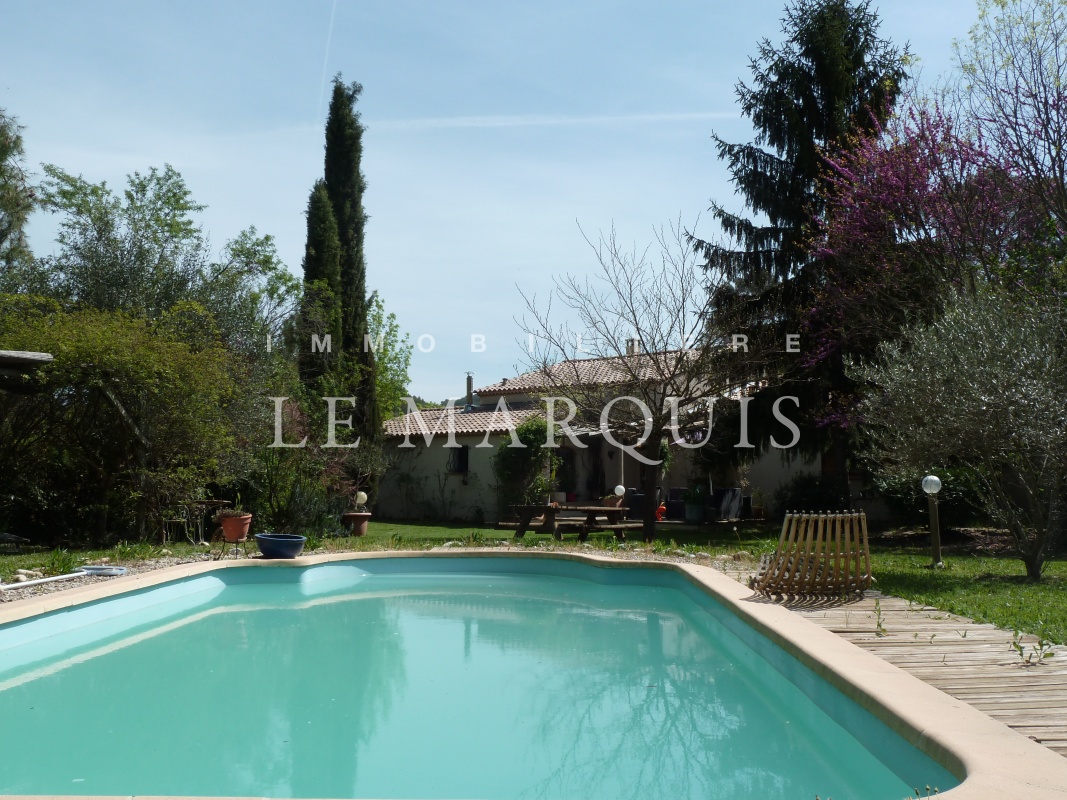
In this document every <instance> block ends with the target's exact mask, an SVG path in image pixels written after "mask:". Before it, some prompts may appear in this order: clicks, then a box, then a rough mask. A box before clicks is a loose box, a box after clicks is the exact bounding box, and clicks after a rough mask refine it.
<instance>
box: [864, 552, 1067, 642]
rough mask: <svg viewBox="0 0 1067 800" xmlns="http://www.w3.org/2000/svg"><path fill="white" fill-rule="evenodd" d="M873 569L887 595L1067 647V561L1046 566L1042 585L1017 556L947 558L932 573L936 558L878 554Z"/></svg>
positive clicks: (890, 553)
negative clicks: (1045, 639)
mask: <svg viewBox="0 0 1067 800" xmlns="http://www.w3.org/2000/svg"><path fill="white" fill-rule="evenodd" d="M871 560H872V564H871V570H872V572H873V573H874V576H875V578H876V579H877V581H878V583H877V588H878V589H880V590H881V591H882V592H884V593H885V594H891V595H896V596H897V597H903V598H904V599H906V600H912V601H914V602H916V603H926V604H927V605H931V606H935V607H936V608H940V609H942V610H944V611H950V612H952V613H953V614H961V615H963V616H965V617H970V618H971V619H973V620H975V621H977V622H991V623H992V624H994V625H997V626H999V627H1001V628H1007V629H1009V630H1020V631H1025V632H1026V633H1033V634H1035V635H1037V636H1041V637H1044V638H1047V639H1051V640H1052V641H1054V642H1056V643H1057V644H1065V643H1067V562H1065V561H1064V560H1062V559H1060V560H1057V561H1053V562H1051V563H1049V564H1048V565H1047V566H1046V567H1045V575H1044V577H1043V578H1042V580H1041V582H1040V583H1034V582H1032V581H1029V580H1028V579H1027V578H1026V572H1025V570H1024V568H1023V564H1022V562H1021V561H1020V560H1019V559H1018V558H1014V557H1011V556H1007V555H1004V556H996V557H993V556H974V555H954V556H946V557H945V559H944V561H945V569H943V570H931V569H930V568H929V564H930V555H929V553H925V552H922V551H915V550H905V549H901V550H894V551H872V553H871Z"/></svg>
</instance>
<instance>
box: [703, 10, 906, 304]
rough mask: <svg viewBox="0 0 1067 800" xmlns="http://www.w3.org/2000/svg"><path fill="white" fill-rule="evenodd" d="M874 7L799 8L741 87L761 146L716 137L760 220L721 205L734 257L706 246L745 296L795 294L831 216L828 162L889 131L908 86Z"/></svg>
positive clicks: (716, 207) (762, 49) (717, 210)
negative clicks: (842, 148) (825, 214)
mask: <svg viewBox="0 0 1067 800" xmlns="http://www.w3.org/2000/svg"><path fill="white" fill-rule="evenodd" d="M878 26H879V22H878V18H877V16H876V15H875V13H874V12H872V11H871V10H870V0H864V2H860V3H853V2H851V0H797V2H795V3H793V4H792V5H790V6H788V7H787V8H786V12H785V18H784V19H783V20H782V32H783V33H784V34H785V37H786V39H785V42H784V43H783V44H782V45H780V46H779V47H777V48H776V47H775V46H774V45H772V44H771V43H770V42H769V41H768V40H766V39H764V40H763V41H762V42H760V44H759V56H758V58H755V59H752V60H751V62H750V68H751V70H752V76H753V80H752V85H751V86H749V85H746V84H744V83H739V84H738V85H737V97H738V100H739V101H740V104H741V111H742V113H743V114H744V115H745V116H747V117H749V118H750V119H751V120H752V123H753V125H754V126H755V128H756V131H757V133H756V139H755V141H754V142H752V143H749V144H731V143H729V142H726V141H724V140H723V139H721V138H719V137H718V136H714V139H715V143H716V147H717V149H718V152H719V157H720V158H722V159H724V160H725V161H726V162H727V164H728V168H729V170H730V175H731V182H732V183H733V184H734V186H736V187H737V189H738V190H739V191H740V193H741V194H742V195H743V196H744V198H745V205H746V206H747V207H748V209H750V210H751V211H752V212H753V213H754V214H756V215H759V217H760V218H761V219H759V220H753V219H749V218H746V217H743V216H740V215H738V214H734V213H731V212H729V211H727V210H726V208H724V207H723V206H722V205H720V204H718V203H714V202H713V204H712V211H713V213H714V215H715V218H716V219H717V220H718V221H719V223H720V224H721V225H722V228H723V230H724V232H725V233H726V234H727V235H728V237H729V238H730V239H732V240H733V243H734V244H735V245H736V247H735V248H733V249H731V248H726V247H721V246H716V245H714V244H710V243H707V242H702V243H701V245H702V247H703V249H704V253H705V255H706V256H707V258H708V264H709V267H710V268H712V269H717V270H718V269H721V270H723V271H724V272H725V273H726V275H727V276H728V277H729V278H731V279H732V280H734V281H736V282H737V283H738V285H739V288H742V289H744V290H746V291H747V292H759V291H761V290H763V289H767V288H769V287H783V286H785V287H787V288H788V284H789V283H790V282H794V281H797V280H798V279H800V278H803V273H804V268H805V267H806V266H807V265H808V264H810V263H811V258H810V256H809V254H808V249H807V247H806V246H805V240H806V238H807V236H808V234H809V229H810V224H811V222H812V220H813V219H814V218H815V217H816V216H817V215H818V214H819V213H820V211H821V209H822V200H821V199H820V194H819V189H820V187H819V175H820V173H821V172H822V171H823V162H822V158H821V153H823V152H825V151H827V150H828V149H829V148H831V147H834V146H838V145H841V144H843V143H844V141H845V139H846V137H847V136H848V135H849V134H851V133H855V132H857V131H863V130H870V129H871V128H872V126H873V122H874V120H875V119H877V120H878V121H879V122H883V121H884V120H885V118H886V116H887V114H888V113H889V111H890V109H891V106H892V103H893V101H894V100H895V98H896V96H897V94H898V93H899V91H900V85H901V82H902V81H903V80H904V79H905V78H906V76H907V72H906V68H905V67H906V64H907V61H908V53H907V48H905V50H904V52H903V53H901V52H899V51H897V49H896V48H895V47H894V46H893V45H892V43H890V42H888V41H886V40H884V39H880V38H879V37H878Z"/></svg>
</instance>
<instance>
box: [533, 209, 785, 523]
mask: <svg viewBox="0 0 1067 800" xmlns="http://www.w3.org/2000/svg"><path fill="white" fill-rule="evenodd" d="M583 236H585V234H584V232H583ZM585 239H586V242H587V243H588V244H589V246H590V248H591V249H592V251H593V253H594V256H595V260H596V265H597V268H596V269H594V270H593V272H592V274H591V275H588V276H580V277H579V276H574V275H564V276H559V277H557V278H556V279H555V289H554V291H553V292H552V295H551V296H550V298H549V299H548V301H547V304H545V305H544V306H543V307H541V306H539V305H538V303H537V298H536V297H535V296H528V295H526V294H523V300H524V301H525V303H526V313H525V314H524V315H523V317H522V318H521V319H520V320H519V325H520V326H521V327H522V329H523V330H524V331H525V332H526V333H527V334H528V335H529V337H530V338H529V341H530V343H531V347H530V353H529V360H530V366H531V368H532V369H533V370H536V371H538V372H540V373H541V375H542V376H543V383H544V390H543V394H544V395H545V396H546V397H556V398H564V399H562V400H560V399H557V400H555V401H550V402H549V403H548V411H549V413H550V414H551V415H552V417H553V419H555V420H558V421H560V422H566V423H568V424H570V423H571V421H572V420H573V421H574V425H576V426H581V428H580V429H579V428H578V427H575V428H574V430H575V431H579V430H584V431H585V432H586V433H594V434H599V435H603V436H604V437H605V439H606V440H607V441H608V442H609V443H610V444H617V445H618V446H620V447H621V448H622V449H623V451H624V452H627V453H628V454H629V455H631V456H632V457H633V458H635V459H637V460H638V461H639V462H641V463H642V464H643V465H644V468H643V469H642V479H641V489H642V491H643V492H644V494H645V497H646V498H648V502H646V503H645V508H644V520H643V523H644V526H643V530H644V536H645V539H646V541H651V540H652V539H653V538H654V537H655V531H656V515H655V511H656V504H655V503H654V502H652V500H653V498H655V496H656V487H657V485H658V484H659V482H660V476H661V472H662V463H663V456H664V455H665V453H666V448H667V447H669V446H670V445H675V446H677V447H683V448H697V447H700V446H702V445H703V444H704V443H705V442H706V441H707V440H708V438H709V436H708V432H709V430H710V426H711V424H712V422H713V414H714V407H715V402H716V401H717V400H719V399H721V398H724V397H726V396H731V395H740V394H743V392H744V389H745V388H746V387H748V386H750V385H752V384H753V383H754V382H756V381H758V379H759V376H760V374H761V372H762V369H763V367H764V365H765V364H766V363H767V356H768V355H769V353H770V351H769V346H770V343H769V342H765V341H758V338H759V337H758V336H757V335H755V334H753V333H751V332H750V333H746V332H745V331H744V330H743V329H741V328H739V327H737V322H736V321H737V320H738V319H740V318H742V315H741V313H740V312H741V311H742V310H743V309H741V308H740V307H739V305H738V304H734V303H731V302H730V301H725V300H723V299H722V298H723V297H725V296H726V295H725V294H724V292H723V291H721V290H722V289H724V288H725V287H726V286H727V282H726V280H725V279H724V278H722V277H721V276H718V277H717V278H713V279H712V281H711V284H709V273H707V272H705V271H704V269H703V268H702V266H701V259H700V256H699V254H698V252H697V250H696V248H695V247H694V245H693V244H692V243H691V242H690V240H689V237H687V235H686V233H685V229H684V228H683V226H682V225H681V220H680V219H679V220H677V221H675V222H674V223H672V224H671V225H670V226H669V227H668V228H663V227H660V228H659V229H656V231H655V241H654V242H652V243H650V244H649V245H648V246H646V247H644V248H639V247H636V246H635V247H632V248H627V247H625V246H624V245H622V244H621V243H620V241H619V239H618V235H617V233H616V231H615V230H614V228H613V229H612V230H611V231H610V232H609V233H608V234H606V235H605V234H601V236H600V237H599V238H598V239H597V240H596V241H593V240H591V239H590V238H589V237H588V236H586V237H585ZM711 298H717V300H716V304H715V306H714V307H713V305H712V299H711ZM554 305H555V306H556V307H557V308H559V307H562V308H563V309H566V311H565V312H564V314H565V316H566V317H567V319H565V320H563V321H560V322H557V317H556V316H555V315H554V314H553V306H554ZM561 430H563V429H562V428H561ZM700 431H702V433H700ZM564 432H565V431H564ZM551 444H553V445H554V444H555V442H551ZM579 446H581V445H579Z"/></svg>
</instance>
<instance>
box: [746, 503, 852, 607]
mask: <svg viewBox="0 0 1067 800" xmlns="http://www.w3.org/2000/svg"><path fill="white" fill-rule="evenodd" d="M748 585H749V587H750V588H751V589H754V590H755V591H757V592H760V593H762V594H765V595H767V596H768V597H770V596H772V595H773V596H776V597H781V596H783V595H788V596H791V597H799V596H808V595H815V596H822V597H843V596H847V595H857V594H863V592H864V590H866V589H869V588H870V585H871V555H870V550H869V549H868V545H867V515H866V514H865V513H863V512H862V511H850V512H846V513H839V514H815V513H801V512H790V513H787V514H786V515H785V520H784V521H783V522H782V534H781V536H780V537H779V538H778V548H777V549H776V550H775V551H774V553H773V554H770V555H765V556H764V557H763V558H762V559H760V565H759V570H758V571H757V573H756V575H755V576H753V577H752V578H751V579H749V583H748Z"/></svg>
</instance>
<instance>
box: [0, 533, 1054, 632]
mask: <svg viewBox="0 0 1067 800" xmlns="http://www.w3.org/2000/svg"><path fill="white" fill-rule="evenodd" d="M779 531H780V527H779V525H777V524H775V523H769V522H768V523H760V522H749V523H740V522H739V523H737V524H731V523H724V524H720V525H713V526H708V527H701V528H690V527H686V526H676V525H671V526H661V527H660V529H659V533H660V539H659V540H658V541H656V542H655V543H654V544H653V545H651V546H650V547H651V552H654V553H670V552H671V551H673V550H682V551H685V552H687V553H698V552H706V553H708V554H709V555H711V556H712V557H713V558H715V557H720V558H721V557H724V556H725V557H727V558H730V557H733V556H739V557H740V558H741V561H740V562H739V568H740V566H741V565H743V564H745V563H751V561H750V559H749V557H751V559H758V558H759V556H760V555H762V554H763V553H768V552H772V551H773V550H774V547H775V545H776V544H777V542H778V533H779ZM629 533H630V541H629V543H628V544H629V546H631V547H639V548H640V547H646V545H644V544H643V543H642V542H641V541H640V531H630V532H629ZM512 539H513V532H512V531H510V530H495V529H491V528H480V527H477V526H474V525H461V524H457V525H442V524H402V523H393V522H377V521H375V522H372V523H371V525H370V528H369V529H368V531H367V535H366V536H364V537H360V538H355V537H340V538H323V539H316V538H314V537H313V538H312V540H311V541H310V542H309V544H310V545H312V546H313V547H317V548H321V549H322V550H325V551H346V550H355V551H374V550H389V549H405V550H428V549H430V548H431V547H435V546H438V545H441V544H443V543H444V542H446V541H453V542H458V543H460V544H462V545H464V546H468V547H470V546H486V545H492V544H493V543H494V542H496V541H503V540H512ZM519 543H520V544H521V545H522V546H524V547H555V546H556V542H555V540H553V539H552V538H551V537H549V536H545V535H543V534H535V533H527V534H526V536H525V538H523V539H522V540H519ZM563 544H564V545H565V546H573V545H575V544H577V540H576V538H575V537H574V536H573V535H568V536H565V537H564V541H563ZM589 544H590V545H592V547H593V548H594V549H595V550H600V551H605V552H607V553H610V552H611V551H613V550H616V549H617V548H618V543H617V542H616V541H615V539H614V537H613V536H612V534H610V533H602V534H593V535H591V536H590V537H589ZM167 549H168V550H169V551H170V552H171V553H172V554H173V555H175V556H188V555H190V554H192V553H196V552H203V549H202V548H195V547H193V546H192V545H189V544H187V543H185V542H180V543H173V544H169V545H167ZM162 550H163V548H162V547H160V546H158V545H153V544H147V543H130V544H126V543H121V544H119V545H116V546H115V547H112V548H109V549H105V550H84V551H75V552H71V553H65V552H62V551H47V550H41V551H38V552H32V553H22V554H6V555H2V554H0V579H2V580H3V581H4V582H8V581H9V580H10V579H11V576H12V575H13V574H14V572H15V570H16V569H20V568H21V569H41V570H43V571H44V572H45V573H46V574H60V573H61V572H64V571H69V568H71V567H73V566H77V565H78V564H82V563H86V562H89V561H95V560H97V559H100V558H108V559H110V561H111V563H113V564H124V563H125V564H130V563H136V562H138V561H143V560H147V559H152V558H158V557H160V556H161V555H162V554H163V553H162ZM746 554H747V555H746ZM944 561H945V565H946V568H945V569H943V570H931V569H929V568H928V566H927V565H928V564H929V563H930V556H929V553H928V551H926V550H925V549H923V548H919V547H901V546H887V545H883V544H880V543H879V544H875V545H872V548H871V566H872V571H873V572H874V576H875V579H876V581H877V583H876V586H877V588H878V589H880V590H881V591H882V592H884V593H885V594H890V595H896V596H897V597H902V598H904V599H906V600H911V601H913V602H916V603H925V604H927V605H931V606H935V607H937V608H940V609H943V610H945V611H948V612H951V613H954V614H960V615H962V616H966V617H970V618H971V619H974V620H976V621H978V622H990V623H993V624H994V625H998V626H1000V627H1002V628H1007V629H1010V630H1021V631H1025V632H1026V633H1032V634H1036V635H1038V636H1043V637H1045V638H1048V639H1051V640H1052V641H1054V642H1057V643H1059V644H1064V643H1067V561H1064V560H1063V559H1059V560H1056V561H1053V562H1050V563H1049V564H1048V566H1047V567H1046V570H1045V577H1044V580H1042V581H1041V582H1040V583H1031V582H1030V581H1028V580H1027V579H1026V575H1025V571H1024V569H1023V565H1022V562H1021V561H1019V559H1017V558H1015V557H1013V556H1011V555H999V554H998V555H982V556H976V555H969V554H966V553H965V552H964V551H963V550H962V549H961V550H960V551H959V552H957V553H952V552H949V551H946V555H945V558H944ZM57 570H58V572H57ZM729 571H730V572H732V570H729Z"/></svg>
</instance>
